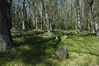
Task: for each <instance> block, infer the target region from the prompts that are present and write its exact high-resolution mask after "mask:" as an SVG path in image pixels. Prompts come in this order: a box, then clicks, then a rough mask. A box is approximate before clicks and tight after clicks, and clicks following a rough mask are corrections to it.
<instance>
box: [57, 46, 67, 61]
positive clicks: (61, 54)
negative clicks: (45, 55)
mask: <svg viewBox="0 0 99 66" xmlns="http://www.w3.org/2000/svg"><path fill="white" fill-rule="evenodd" d="M56 56H57V57H58V58H59V59H60V60H66V59H67V56H68V52H67V47H66V46H65V45H63V46H61V47H59V48H58V50H57V51H56Z"/></svg>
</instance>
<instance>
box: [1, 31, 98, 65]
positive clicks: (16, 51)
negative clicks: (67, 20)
mask: <svg viewBox="0 0 99 66" xmlns="http://www.w3.org/2000/svg"><path fill="white" fill-rule="evenodd" d="M54 34H55V35H57V36H60V38H61V40H55V38H54V37H49V36H48V34H47V33H46V32H43V31H42V32H39V31H34V32H32V31H28V32H25V33H24V35H25V36H24V37H23V36H21V35H20V34H18V33H12V35H13V40H14V45H15V46H16V47H15V48H13V49H12V50H6V51H0V66H99V48H98V47H99V37H96V36H94V35H92V34H90V33H89V32H86V31H84V32H81V33H77V34H76V33H75V32H74V31H72V32H64V33H62V32H54ZM65 34H67V35H69V37H68V38H67V39H65V38H64V37H63V35H65ZM61 45H66V47H67V48H68V52H69V57H68V59H67V60H64V61H60V60H58V59H57V57H56V55H55V52H56V50H57V48H58V47H59V46H61Z"/></svg>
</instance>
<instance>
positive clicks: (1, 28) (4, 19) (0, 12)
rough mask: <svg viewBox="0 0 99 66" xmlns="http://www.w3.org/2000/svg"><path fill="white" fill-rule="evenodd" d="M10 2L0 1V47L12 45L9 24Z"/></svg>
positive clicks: (5, 47)
mask: <svg viewBox="0 0 99 66" xmlns="http://www.w3.org/2000/svg"><path fill="white" fill-rule="evenodd" d="M10 16H11V13H10V3H9V2H8V1H7V0H1V1H0V49H7V48H11V47H12V38H11V32H10V26H11V25H9V23H10V24H11V22H9V21H11V18H9V17H10Z"/></svg>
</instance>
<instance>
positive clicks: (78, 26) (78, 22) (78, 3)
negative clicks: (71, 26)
mask: <svg viewBox="0 0 99 66" xmlns="http://www.w3.org/2000/svg"><path fill="white" fill-rule="evenodd" d="M76 18H77V19H76V20H77V27H76V29H77V31H78V32H81V31H82V27H81V15H80V2H79V0H76Z"/></svg>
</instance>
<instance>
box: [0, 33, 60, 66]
mask: <svg viewBox="0 0 99 66" xmlns="http://www.w3.org/2000/svg"><path fill="white" fill-rule="evenodd" d="M27 35H28V34H26V36H27ZM18 37H19V36H18ZM24 39H25V41H24V42H17V41H14V42H15V46H16V48H14V49H13V50H11V51H3V52H0V66H4V64H6V63H10V62H12V61H17V60H21V61H22V62H23V63H24V64H25V65H29V64H31V65H33V66H35V65H36V64H39V63H44V64H46V66H49V65H50V66H52V65H53V63H52V62H50V61H46V60H47V59H48V58H52V57H53V55H55V51H56V49H57V47H58V44H59V42H60V40H57V41H56V40H55V38H47V39H44V38H42V37H37V36H33V37H30V38H27V37H25V38H24Z"/></svg>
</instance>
